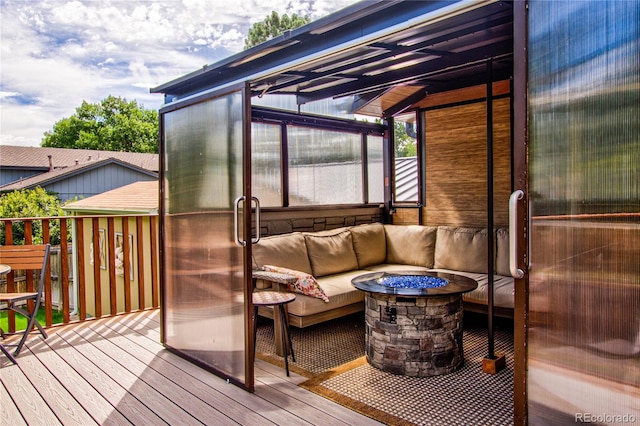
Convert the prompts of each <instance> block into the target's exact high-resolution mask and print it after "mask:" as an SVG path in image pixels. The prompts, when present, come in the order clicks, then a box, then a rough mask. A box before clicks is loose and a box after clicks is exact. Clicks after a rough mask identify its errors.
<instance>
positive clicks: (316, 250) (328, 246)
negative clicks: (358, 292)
mask: <svg viewBox="0 0 640 426" xmlns="http://www.w3.org/2000/svg"><path fill="white" fill-rule="evenodd" d="M304 238H305V241H306V244H307V252H308V253H309V261H310V263H311V269H312V270H313V275H315V276H316V277H323V276H325V275H331V274H337V273H340V272H345V271H352V270H354V269H358V259H357V258H356V253H355V251H354V250H353V239H352V238H351V232H349V231H348V230H347V231H342V232H339V233H336V234H332V233H326V234H324V233H320V234H318V233H305V234H304Z"/></svg>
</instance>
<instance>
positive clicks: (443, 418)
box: [257, 314, 513, 426]
mask: <svg viewBox="0 0 640 426" xmlns="http://www.w3.org/2000/svg"><path fill="white" fill-rule="evenodd" d="M465 315H466V314H465ZM467 316H468V315H466V316H465V331H464V337H463V340H464V343H463V345H464V356H465V364H464V366H463V367H462V368H461V369H460V370H458V371H456V372H454V373H451V374H446V375H441V376H434V377H423V378H416V377H406V376H397V375H394V374H391V373H385V372H383V371H381V370H378V369H377V368H375V367H372V366H371V365H369V364H368V363H367V361H366V358H365V357H364V318H363V315H362V314H355V315H350V316H348V317H344V318H342V319H337V320H332V321H329V322H325V323H322V324H318V325H317V326H313V327H309V328H305V329H296V328H292V330H291V331H292V339H293V346H294V351H295V355H296V362H295V363H293V362H289V368H290V369H291V371H295V372H297V373H298V374H302V375H304V376H306V377H310V379H309V380H307V381H306V382H304V383H302V384H300V386H302V387H304V388H306V389H309V390H311V391H313V392H315V393H317V394H319V395H322V396H324V397H326V398H328V399H331V400H333V401H335V402H337V403H339V404H341V405H344V406H346V407H349V408H351V409H352V410H354V411H357V412H360V413H362V414H364V415H366V416H369V417H371V418H374V419H376V420H378V421H380V422H383V423H386V424H390V425H425V426H426V425H437V426H440V425H465V426H468V425H511V424H513V330H512V328H511V327H510V324H508V323H506V324H504V322H503V321H496V323H497V324H496V327H495V329H494V337H495V352H496V353H503V354H505V355H506V368H505V369H504V370H502V371H500V372H499V373H498V374H495V375H492V374H487V373H484V372H483V371H482V359H483V358H484V357H486V356H487V331H486V327H485V324H486V317H483V316H470V317H469V318H467ZM269 329H270V330H271V331H269ZM257 343H258V346H257V348H258V352H259V355H258V356H259V357H260V358H261V359H265V360H266V361H269V362H274V363H276V364H278V365H282V366H283V365H284V363H283V361H282V358H281V357H277V356H274V355H268V354H272V353H273V350H275V349H274V346H273V323H272V322H267V323H265V324H262V325H259V328H258V339H257Z"/></svg>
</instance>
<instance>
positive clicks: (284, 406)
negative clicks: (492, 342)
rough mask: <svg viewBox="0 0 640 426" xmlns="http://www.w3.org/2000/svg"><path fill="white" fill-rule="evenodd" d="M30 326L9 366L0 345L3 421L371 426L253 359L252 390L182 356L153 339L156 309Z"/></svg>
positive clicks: (156, 327)
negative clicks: (42, 329)
mask: <svg viewBox="0 0 640 426" xmlns="http://www.w3.org/2000/svg"><path fill="white" fill-rule="evenodd" d="M48 332H49V338H48V339H46V340H43V339H42V338H41V337H40V336H36V335H33V336H32V337H30V338H29V340H28V341H27V344H26V345H25V346H26V347H25V348H24V349H23V350H22V352H21V354H20V356H19V357H18V365H13V364H11V363H10V362H9V360H8V359H7V358H6V357H5V356H4V355H2V354H1V353H0V382H1V383H2V386H0V419H2V420H0V423H2V424H6V425H24V424H29V425H40V424H46V425H55V424H65V425H90V424H101V425H102V424H105V425H110V424H134V425H142V424H145V425H147V424H153V425H156V424H171V425H194V424H207V425H231V424H242V425H267V424H277V425H323V426H327V425H373V424H379V423H377V422H375V421H373V420H372V419H370V418H368V417H364V416H361V415H360V414H358V413H356V412H354V411H351V410H349V409H347V408H344V407H342V406H340V405H338V404H335V403H333V402H331V401H329V400H327V399H325V398H322V397H320V396H318V395H316V394H313V393H311V392H308V391H306V390H304V389H302V388H300V387H298V386H297V384H298V383H300V382H302V381H304V380H305V378H304V377H302V376H298V375H296V374H294V373H292V374H291V377H286V375H285V373H284V370H283V369H281V368H278V367H276V366H273V365H271V364H268V363H266V362H264V361H260V360H258V361H256V369H255V370H256V371H255V375H256V386H255V388H256V391H255V393H253V394H252V393H249V392H246V391H244V390H242V389H240V388H238V387H237V386H234V385H232V384H227V383H226V381H225V380H223V379H221V378H219V377H217V376H215V375H213V374H211V373H209V372H207V371H205V370H202V369H201V368H199V367H197V366H195V365H193V364H191V363H189V362H187V361H186V360H184V359H182V358H180V357H178V356H177V355H174V354H172V353H170V352H168V351H167V350H165V349H164V348H163V346H162V345H161V344H160V333H159V311H158V310H152V311H145V312H142V313H136V314H127V315H122V316H118V317H112V318H106V319H101V320H97V321H88V322H84V323H81V324H76V325H67V326H63V327H57V328H56V327H54V328H50V329H49V330H48Z"/></svg>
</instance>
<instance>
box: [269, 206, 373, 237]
mask: <svg viewBox="0 0 640 426" xmlns="http://www.w3.org/2000/svg"><path fill="white" fill-rule="evenodd" d="M382 220H383V217H382V210H381V209H379V208H363V209H353V208H351V209H345V210H333V209H332V210H308V211H297V210H296V211H291V212H287V211H273V212H263V213H262V215H261V217H260V236H261V237H266V236H270V235H279V234H288V233H291V232H316V231H325V230H329V229H336V228H341V227H343V226H355V225H362V224H365V223H375V222H382Z"/></svg>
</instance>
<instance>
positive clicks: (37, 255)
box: [0, 244, 50, 363]
mask: <svg viewBox="0 0 640 426" xmlns="http://www.w3.org/2000/svg"><path fill="white" fill-rule="evenodd" d="M49 250H50V245H49V244H40V245H23V246H1V247H0V264H6V265H9V266H10V267H11V270H12V271H16V270H39V271H40V277H39V280H38V288H37V290H36V291H35V292H25V293H17V292H13V293H0V303H2V304H6V307H5V308H4V309H8V310H11V311H14V312H17V313H19V314H20V315H23V316H24V317H26V318H27V321H28V323H27V328H25V330H24V331H19V332H16V334H22V337H21V338H20V340H19V342H18V344H17V345H3V348H2V352H4V353H5V354H7V352H6V349H5V348H4V347H6V346H16V350H15V351H14V352H13V357H11V356H8V358H9V359H10V360H11V361H12V362H13V363H16V360H15V357H17V356H18V355H19V354H20V351H21V350H22V346H23V345H24V342H25V341H26V340H27V336H28V335H29V333H30V332H31V329H32V328H33V327H34V326H36V327H37V328H38V331H40V334H42V337H43V338H45V339H46V338H47V333H46V332H45V331H44V328H42V325H40V323H39V322H38V320H37V319H36V315H37V313H38V309H39V308H40V304H41V301H42V293H43V290H44V280H45V277H46V275H47V265H48V263H49ZM11 273H13V272H11ZM29 300H32V301H33V309H32V310H31V312H29V311H28V305H27V306H26V307H23V306H22V305H23V304H24V303H25V302H28V301H29ZM0 335H1V336H2V338H3V339H4V337H5V333H4V330H2V329H1V328H0Z"/></svg>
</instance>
